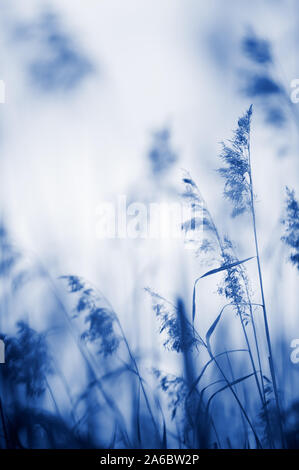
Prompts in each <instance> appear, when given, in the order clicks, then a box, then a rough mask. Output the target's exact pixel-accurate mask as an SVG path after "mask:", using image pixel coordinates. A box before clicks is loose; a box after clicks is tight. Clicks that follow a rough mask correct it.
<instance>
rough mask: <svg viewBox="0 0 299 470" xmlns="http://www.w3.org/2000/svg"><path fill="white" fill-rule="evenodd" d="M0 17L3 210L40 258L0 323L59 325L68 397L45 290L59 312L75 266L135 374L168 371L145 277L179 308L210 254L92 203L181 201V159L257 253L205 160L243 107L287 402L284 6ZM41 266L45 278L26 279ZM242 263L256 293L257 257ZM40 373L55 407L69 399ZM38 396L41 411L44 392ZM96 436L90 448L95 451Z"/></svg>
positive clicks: (26, 11)
mask: <svg viewBox="0 0 299 470" xmlns="http://www.w3.org/2000/svg"><path fill="white" fill-rule="evenodd" d="M0 21H1V28H0V37H1V42H0V44H1V46H0V47H1V69H0V70H1V74H0V78H1V79H3V80H4V81H5V84H6V101H5V103H4V104H1V105H0V120H1V124H0V137H1V138H0V174H1V186H0V192H1V206H0V211H1V221H2V224H3V226H5V229H6V230H7V237H9V239H10V240H11V243H13V246H15V247H18V248H17V249H18V251H19V252H20V253H21V256H22V263H23V265H24V266H25V267H26V269H28V271H30V270H33V271H34V269H36V268H35V267H36V266H38V267H39V268H38V269H39V271H38V273H39V274H38V275H37V274H36V273H35V274H34V275H32V278H31V277H30V280H28V282H26V283H24V285H23V284H22V286H21V288H20V289H18V291H17V292H14V293H13V294H12V293H11V290H10V284H9V285H8V283H9V281H7V280H4V281H3V288H2V297H3V300H2V304H1V305H2V307H1V315H0V326H1V330H2V331H3V332H5V333H6V334H11V335H12V334H14V332H15V331H16V330H15V328H16V326H15V325H16V322H17V321H20V320H23V321H26V322H27V323H28V324H29V325H30V326H31V327H32V328H34V329H36V330H38V331H45V330H47V329H49V328H50V329H51V328H53V329H54V330H55V328H58V333H57V334H56V336H55V334H53V337H52V336H51V338H50V340H49V341H50V343H51V344H52V349H53V348H54V350H55V352H56V353H57V354H58V356H59V360H58V362H59V367H61V369H63V370H64V375H65V377H66V379H67V382H68V383H69V387H70V389H71V393H72V395H74V396H77V395H78V394H80V393H81V391H82V387H83V388H84V385H85V384H86V383H87V382H88V380H89V379H88V374H87V376H86V371H85V369H84V365H83V364H81V362H80V353H79V352H78V351H77V350H76V348H75V347H74V344H73V343H72V341H71V339H70V338H69V337H68V334H67V333H65V331H64V330H63V328H64V327H63V326H62V325H63V322H64V320H62V318H61V315H60V313H59V309H57V302H58V301H57V297H59V299H63V300H62V302H63V304H64V305H65V308H66V310H69V311H71V310H72V298H71V296H69V295H66V293H65V289H64V286H62V283H61V280H59V276H62V275H68V274H72V275H78V276H82V277H83V278H84V279H86V280H88V282H90V283H91V284H92V285H95V286H97V287H98V288H99V289H100V290H101V292H102V293H103V294H104V295H105V297H106V298H107V299H109V302H110V303H111V304H112V306H113V309H114V310H115V311H116V312H117V315H118V316H119V318H120V319H121V322H122V324H123V328H124V330H125V332H126V335H127V336H128V338H129V339H130V344H131V347H132V349H134V351H135V352H136V354H137V356H138V358H140V361H141V363H142V365H141V367H142V369H143V370H144V371H145V372H144V373H145V374H147V373H148V370H149V368H151V367H156V368H159V369H162V370H166V371H168V372H169V373H173V374H178V373H179V371H180V368H181V366H182V360H181V359H180V358H179V356H178V355H175V354H173V353H169V352H165V351H164V349H163V347H162V345H161V342H160V340H159V333H158V325H157V322H156V319H155V315H154V313H153V311H152V308H151V299H150V296H149V295H148V294H147V293H146V292H145V291H144V287H150V288H151V289H153V290H155V291H157V292H159V294H161V295H162V296H163V297H165V298H167V299H169V300H171V301H174V302H176V299H177V298H178V297H181V298H183V299H184V303H185V306H186V311H187V312H190V311H191V302H192V289H193V282H194V280H195V279H196V278H197V277H198V276H200V275H201V274H203V273H204V272H205V271H206V270H207V269H206V266H204V265H203V263H202V260H201V259H200V256H195V253H194V250H188V249H186V247H184V245H183V244H182V243H180V242H175V241H169V240H147V239H144V240H139V239H138V240H130V239H121V240H120V239H117V238H116V239H112V240H100V239H99V238H98V237H97V236H96V224H97V215H96V210H97V207H98V205H99V204H100V203H101V202H114V201H116V200H117V197H118V196H119V195H126V197H127V200H128V201H132V202H133V201H135V202H145V203H150V202H161V201H177V200H180V193H181V191H182V184H181V178H182V169H185V170H187V171H188V172H189V173H190V174H191V175H192V178H193V179H194V180H195V181H196V183H197V184H198V186H199V188H200V191H201V193H202V195H203V197H204V198H205V200H206V202H207V204H208V206H209V208H210V211H211V212H212V213H213V216H214V219H215V221H216V224H217V227H218V229H219V231H220V232H221V233H222V234H227V235H228V236H229V237H230V238H231V239H232V240H233V241H234V243H235V247H236V251H237V253H238V256H239V258H240V259H243V258H247V257H249V256H253V255H254V246H253V238H252V232H251V230H250V223H249V221H248V218H247V216H246V215H245V216H241V218H237V219H232V218H231V217H230V212H231V208H230V205H229V202H228V201H225V200H224V198H223V195H222V193H223V182H222V180H221V178H220V176H219V174H218V173H217V172H216V171H215V170H216V169H217V168H218V167H219V165H220V161H219V153H220V149H221V146H220V142H221V141H223V140H225V139H229V138H231V136H232V130H233V129H234V128H235V127H236V124H237V120H238V117H239V116H240V115H242V114H243V113H244V112H245V110H246V109H248V107H249V105H250V104H251V103H253V105H254V112H253V120H252V136H251V143H252V166H253V174H254V190H255V193H256V195H257V196H256V211H257V226H258V233H259V239H260V247H261V259H262V265H263V273H264V283H265V296H266V301H267V306H268V312H269V323H270V329H271V334H272V338H273V343H274V344H275V356H276V361H277V368H278V370H279V374H280V381H281V388H282V389H283V393H284V400H285V404H286V407H287V406H289V404H290V403H293V402H295V401H296V390H298V382H297V381H298V371H299V367H298V366H296V365H295V364H293V363H292V362H291V360H290V353H291V348H290V343H291V341H292V340H293V339H294V338H297V337H298V335H299V323H298V307H297V298H298V296H297V295H296V288H297V286H298V273H297V271H296V269H295V267H294V266H292V265H291V264H290V263H288V262H287V256H288V253H287V250H286V248H285V247H284V245H283V243H282V242H281V236H282V235H283V227H282V225H281V219H282V217H283V211H284V202H285V187H286V186H289V187H290V188H294V189H295V190H296V189H297V194H298V150H299V142H298V125H299V104H297V105H296V104H294V103H292V102H291V100H290V94H291V91H292V89H291V81H292V80H293V79H295V78H297V77H299V64H298V60H297V57H298V47H299V38H298V34H299V33H298V21H299V5H298V2H297V1H296V0H252V1H251V2H247V1H245V0H242V1H237V0H225V1H223V0H211V1H209V2H205V1H203V0H200V1H198V0H152V1H145V0H143V1H140V0H126V1H122V0H101V1H96V0H88V1H87V2H84V4H83V3H82V2H81V1H78V0H65V1H64V2H59V1H57V0H53V1H52V2H49V3H47V2H44V1H41V0H26V2H16V1H11V0H9V1H5V0H3V1H2V2H1V7H0ZM257 40H259V41H261V42H260V43H257V42H254V41H257ZM155 151H156V153H155ZM169 156H170V158H169ZM23 265H22V266H23ZM210 265H211V266H212V267H215V265H213V261H211V263H210ZM41 267H42V268H41ZM24 269H25V268H23V270H24ZM26 269H25V270H26ZM41 269H42V272H43V273H44V272H46V273H47V274H46V275H43V276H41V278H40V277H39V276H40V273H41V271H40V270H41ZM30 272H31V271H30ZM34 272H35V271H34ZM248 272H249V275H250V278H251V279H252V281H251V288H252V292H253V294H252V295H253V298H254V299H255V302H259V301H260V299H259V290H258V285H257V283H256V279H257V277H256V276H257V272H256V268H255V265H254V263H253V264H248ZM45 277H46V278H47V279H46V280H45ZM219 279H220V275H219ZM217 282H218V280H217V279H211V280H207V281H205V285H203V287H200V293H199V294H198V295H199V298H200V303H201V308H200V321H199V323H198V329H199V330H200V331H201V332H202V333H204V332H205V331H206V330H207V328H208V327H209V325H210V324H211V323H212V322H213V321H214V320H215V318H216V316H217V314H218V312H219V308H220V306H221V305H222V304H223V299H221V297H220V296H219V295H217ZM53 292H55V294H53ZM59 302H60V300H59ZM257 321H258V320H257ZM238 335H239V330H238V328H237V327H235V325H234V321H233V320H232V321H230V322H228V323H227V324H226V325H225V328H224V329H223V330H222V333H221V335H220V339H219V341H220V342H222V346H224V345H226V344H232V343H235V344H238V342H239V337H238ZM265 354H266V352H265ZM74 357H75V358H77V359H76V360H74ZM105 367H106V366H105ZM240 367H241V368H242V367H243V366H242V365H240ZM49 380H52V384H53V387H52V388H53V389H54V390H55V395H56V398H55V400H56V402H57V403H58V405H57V406H58V408H59V409H60V411H61V413H62V414H63V413H67V412H68V411H67V410H68V407H69V404H68V399H67V397H66V396H65V393H64V392H63V391H62V390H60V388H59V387H60V385H59V384H58V381H57V380H56V379H55V378H52V379H49ZM56 382H57V383H56ZM126 397H127V398H126ZM297 399H298V397H297ZM122 400H123V401H124V408H125V409H127V410H130V409H131V407H132V406H133V407H134V404H133V405H132V400H131V399H130V398H129V393H128V392H124V394H123V397H122ZM126 400H127V401H126ZM44 401H45V403H44V406H45V408H46V409H48V410H51V409H52V407H53V404H51V403H50V401H51V400H49V398H44ZM227 406H228V408H227V416H226V418H227V419H228V421H229V420H230V418H231V417H232V416H233V414H232V413H233V411H232V410H231V407H230V405H227ZM52 411H53V410H52ZM56 411H57V410H56ZM217 412H218V411H217ZM101 413H102V414H104V412H102V411H101V412H100V415H101ZM128 413H129V411H128ZM102 419H103V420H104V422H105V419H106V420H108V421H109V418H103V417H102ZM90 426H91V427H92V424H90ZM94 426H98V425H94ZM111 433H112V431H111ZM94 434H96V433H94ZM99 434H101V433H99ZM108 437H109V436H108ZM108 437H107V436H106V435H105V436H103V435H100V437H99V441H98V442H100V443H101V445H104V444H105V445H108V441H109V438H108ZM103 443H104V444H103ZM99 445H100V444H99ZM119 445H123V444H119ZM149 445H151V444H149ZM152 445H154V444H152ZM172 445H175V444H172ZM232 445H234V444H232ZM235 445H237V444H235Z"/></svg>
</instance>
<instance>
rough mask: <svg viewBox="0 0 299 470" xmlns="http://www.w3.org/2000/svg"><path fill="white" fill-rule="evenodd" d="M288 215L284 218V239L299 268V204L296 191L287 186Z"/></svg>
mask: <svg viewBox="0 0 299 470" xmlns="http://www.w3.org/2000/svg"><path fill="white" fill-rule="evenodd" d="M286 193H287V198H286V216H285V218H284V219H283V221H282V222H283V225H284V227H285V235H284V236H283V237H282V241H283V242H284V243H285V244H286V245H287V246H288V247H289V248H291V250H292V252H291V254H290V257H289V259H290V261H291V263H292V264H293V265H294V266H296V267H297V269H298V270H299V204H298V201H297V199H296V197H295V191H293V190H290V189H289V188H286Z"/></svg>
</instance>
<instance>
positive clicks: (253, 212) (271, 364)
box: [248, 138, 284, 446]
mask: <svg viewBox="0 0 299 470" xmlns="http://www.w3.org/2000/svg"><path fill="white" fill-rule="evenodd" d="M248 163H249V183H250V184H249V188H250V208H251V215H252V225H253V235H254V244H255V251H256V260H257V268H258V277H259V284H260V292H261V298H262V308H263V318H264V326H265V333H266V340H267V346H268V352H269V365H270V374H271V378H272V384H273V391H274V396H275V402H276V408H277V413H278V422H279V431H280V434H281V441H282V445H283V446H284V434H283V429H282V420H281V411H280V405H279V397H278V390H277V382H276V377H275V369H274V362H273V354H272V345H271V338H270V330H269V324H268V318H267V310H266V302H265V295H264V287H263V276H262V269H261V261H260V254H259V244H258V237H257V229H256V216H255V207H254V193H253V181H252V171H251V161H250V139H249V138H248Z"/></svg>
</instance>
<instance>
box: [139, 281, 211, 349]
mask: <svg viewBox="0 0 299 470" xmlns="http://www.w3.org/2000/svg"><path fill="white" fill-rule="evenodd" d="M145 290H146V291H147V292H148V293H149V294H150V296H151V298H152V303H153V310H154V312H155V314H156V317H157V319H158V320H159V323H160V333H161V334H164V337H165V339H164V342H163V346H164V347H165V348H166V349H169V350H170V351H176V352H177V353H179V352H187V351H188V350H190V349H193V348H198V347H199V346H200V345H201V344H202V343H201V341H200V339H199V338H197V337H196V336H195V334H194V329H193V327H192V325H191V323H190V322H189V321H188V319H187V318H186V316H185V315H183V314H182V310H179V308H177V307H176V306H175V305H173V304H172V303H171V302H169V301H168V300H166V299H164V298H163V297H162V296H160V295H159V294H157V293H156V292H154V291H153V290H151V289H149V288H146V289H145Z"/></svg>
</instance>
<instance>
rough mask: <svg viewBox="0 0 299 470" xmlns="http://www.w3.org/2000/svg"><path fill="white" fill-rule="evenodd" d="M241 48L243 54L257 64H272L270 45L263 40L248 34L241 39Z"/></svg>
mask: <svg viewBox="0 0 299 470" xmlns="http://www.w3.org/2000/svg"><path fill="white" fill-rule="evenodd" d="M242 48H243V51H244V52H245V54H246V55H247V56H248V57H249V58H250V59H251V60H252V61H254V62H257V63H258V64H269V63H271V62H272V53H271V45H270V43H269V41H266V40H265V39H260V38H258V37H257V36H255V35H254V34H249V35H247V36H246V37H245V38H244V39H243V41H242Z"/></svg>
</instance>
